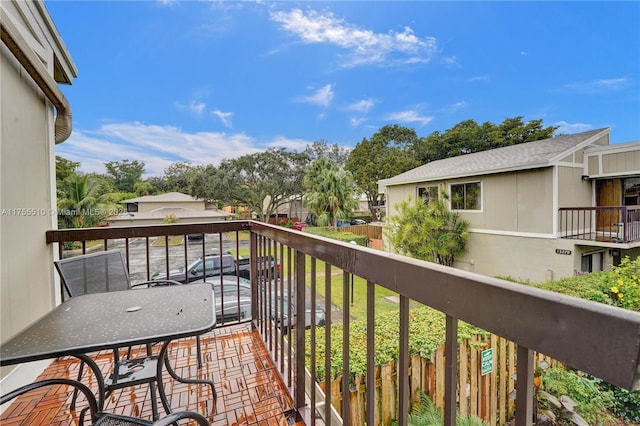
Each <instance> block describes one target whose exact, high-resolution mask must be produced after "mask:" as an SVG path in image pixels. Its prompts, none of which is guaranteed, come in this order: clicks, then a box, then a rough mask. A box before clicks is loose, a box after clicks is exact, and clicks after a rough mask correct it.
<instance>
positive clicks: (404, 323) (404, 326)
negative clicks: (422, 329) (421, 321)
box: [398, 294, 409, 426]
mask: <svg viewBox="0 0 640 426" xmlns="http://www.w3.org/2000/svg"><path fill="white" fill-rule="evenodd" d="M399 343H400V347H399V351H398V361H399V362H398V402H399V404H398V424H399V425H401V426H406V425H407V424H408V423H409V298H408V297H407V296H404V295H402V294H401V295H400V342H399Z"/></svg>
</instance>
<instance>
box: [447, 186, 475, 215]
mask: <svg viewBox="0 0 640 426" xmlns="http://www.w3.org/2000/svg"><path fill="white" fill-rule="evenodd" d="M481 196H482V191H481V187H480V182H467V183H456V184H452V185H451V208H452V209H453V210H480V202H481Z"/></svg>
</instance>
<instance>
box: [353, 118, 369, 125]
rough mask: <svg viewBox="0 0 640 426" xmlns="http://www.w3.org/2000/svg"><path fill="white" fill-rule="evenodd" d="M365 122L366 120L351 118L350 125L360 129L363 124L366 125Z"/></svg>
mask: <svg viewBox="0 0 640 426" xmlns="http://www.w3.org/2000/svg"><path fill="white" fill-rule="evenodd" d="M365 121H367V119H366V118H355V117H353V118H351V119H350V120H349V123H350V124H351V127H358V126H359V125H361V124H362V123H364V122H365Z"/></svg>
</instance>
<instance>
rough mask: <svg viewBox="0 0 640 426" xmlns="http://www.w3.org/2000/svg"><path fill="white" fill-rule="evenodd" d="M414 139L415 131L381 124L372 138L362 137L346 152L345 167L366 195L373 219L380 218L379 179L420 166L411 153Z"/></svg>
mask: <svg viewBox="0 0 640 426" xmlns="http://www.w3.org/2000/svg"><path fill="white" fill-rule="evenodd" d="M417 142H418V137H417V135H416V132H415V130H413V129H409V128H406V127H401V126H398V125H397V124H395V125H393V126H384V127H382V128H381V129H380V130H379V131H378V132H376V133H375V134H374V135H373V136H372V137H371V139H367V138H363V139H362V141H361V142H360V143H358V144H357V145H356V147H355V148H354V149H353V151H351V153H350V154H349V159H348V160H347V164H346V165H345V169H346V170H348V171H350V172H351V173H352V175H353V178H354V179H355V181H356V183H357V184H358V187H359V188H360V189H361V191H362V192H364V194H365V195H366V196H367V202H368V205H369V210H370V211H371V215H372V218H373V220H377V219H378V217H379V216H378V206H380V205H381V204H382V197H383V196H382V195H381V194H379V192H378V181H379V180H381V179H387V178H390V177H393V176H396V175H398V174H400V173H403V172H405V171H407V170H410V169H412V168H414V167H417V166H419V165H420V164H419V163H418V161H417V160H416V159H415V158H414V157H413V156H412V154H411V150H412V149H413V146H414V145H415V144H416V143H417Z"/></svg>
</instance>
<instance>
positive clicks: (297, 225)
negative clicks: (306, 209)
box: [291, 222, 309, 231]
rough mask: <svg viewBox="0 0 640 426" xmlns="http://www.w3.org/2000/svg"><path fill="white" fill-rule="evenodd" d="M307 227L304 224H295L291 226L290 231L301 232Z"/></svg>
mask: <svg viewBox="0 0 640 426" xmlns="http://www.w3.org/2000/svg"><path fill="white" fill-rule="evenodd" d="M307 226H309V225H307V223H306V222H295V223H294V224H293V225H291V229H295V230H296V231H302V230H303V229H304V228H306V227H307Z"/></svg>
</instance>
